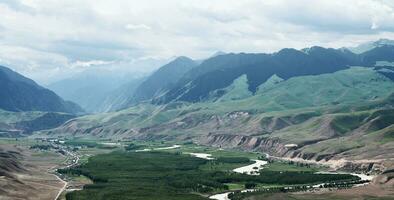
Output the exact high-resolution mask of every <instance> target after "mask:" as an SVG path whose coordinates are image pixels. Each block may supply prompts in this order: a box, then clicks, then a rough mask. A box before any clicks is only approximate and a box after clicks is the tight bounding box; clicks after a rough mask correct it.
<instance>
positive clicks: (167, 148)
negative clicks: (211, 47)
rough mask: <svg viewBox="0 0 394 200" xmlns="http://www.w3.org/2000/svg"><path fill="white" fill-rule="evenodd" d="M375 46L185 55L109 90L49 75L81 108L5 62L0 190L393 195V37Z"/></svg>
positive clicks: (127, 195)
mask: <svg viewBox="0 0 394 200" xmlns="http://www.w3.org/2000/svg"><path fill="white" fill-rule="evenodd" d="M381 43H384V44H381ZM386 43H387V44H386ZM373 44H375V46H374V47H371V48H367V49H366V50H365V51H362V52H359V53H354V52H352V51H351V49H347V48H340V49H332V48H323V47H316V46H313V47H310V48H305V49H301V50H297V49H290V48H285V49H282V50H279V51H277V52H274V53H257V54H254V53H238V54H236V53H228V54H226V53H221V54H218V55H215V56H213V57H208V58H206V59H203V60H193V59H191V58H188V57H184V56H180V57H177V58H174V59H173V60H172V61H170V62H168V63H167V64H165V65H163V66H162V67H161V68H159V69H158V70H156V71H154V72H153V73H152V74H150V75H149V76H147V77H144V78H136V77H137V76H133V77H130V80H128V79H127V77H126V78H125V79H121V80H117V81H116V82H114V83H113V84H114V85H112V86H111V85H109V86H108V87H107V86H105V87H104V86H100V84H103V85H106V84H107V83H108V84H109V83H111V79H110V78H108V79H104V80H103V82H102V83H100V79H99V78H97V77H95V76H94V77H95V78H94V81H92V83H85V82H84V81H85V80H84V78H83V77H84V76H81V77H82V78H81V77H80V78H77V79H67V80H65V81H64V82H60V83H58V84H53V85H52V86H51V87H53V88H54V89H55V90H58V91H59V93H61V94H62V95H64V96H65V98H72V100H74V101H77V102H80V103H81V105H82V106H83V108H85V109H86V110H83V109H82V108H81V107H79V106H78V105H76V104H75V103H73V102H69V101H67V100H64V99H62V97H60V96H57V95H56V94H55V93H53V92H52V91H50V90H48V89H45V88H43V87H42V86H39V85H38V84H36V83H35V82H34V81H32V80H30V79H28V78H26V77H23V76H22V75H19V74H18V73H16V72H14V71H12V70H9V69H7V68H5V67H4V68H3V67H1V68H0V72H2V73H0V75H3V77H2V76H0V81H1V79H2V78H3V79H4V80H5V81H6V83H7V85H10V87H9V88H7V90H4V91H5V92H7V94H5V95H3V96H4V97H6V98H3V99H0V103H3V104H4V106H1V105H3V104H0V136H1V138H0V144H1V146H0V148H1V149H2V150H1V151H2V153H1V154H0V155H3V157H1V158H2V160H1V162H0V169H4V172H2V171H0V172H1V173H2V174H0V175H1V182H0V183H1V185H2V186H4V188H6V189H5V190H4V191H2V192H4V199H17V198H20V199H23V198H26V197H25V196H23V194H32V195H31V196H29V198H30V199H54V200H56V199H59V200H64V199H66V200H73V199H78V200H80V199H82V200H83V199H114V200H115V199H134V200H139V199H141V200H145V199H152V200H153V199H154V200H160V199H163V200H164V199H171V200H172V199H174V200H176V199H179V200H181V199H182V200H183V199H185V200H187V199H193V200H194V199H195V200H197V199H217V200H228V199H231V200H241V199H251V200H252V199H281V198H282V199H390V198H391V197H392V196H393V195H394V191H393V186H394V182H393V180H394V173H393V169H394V82H393V80H394V79H393V74H394V69H393V67H392V65H391V64H392V62H393V61H394V57H393V55H394V54H393V52H394V46H393V45H392V44H391V43H389V42H388V41H386V40H381V41H378V42H377V43H373ZM102 76H104V77H105V73H103V74H102ZM111 76H114V77H117V78H119V77H124V76H122V75H113V74H112V75H111ZM73 80H75V81H73ZM70 82H72V83H73V84H72V87H71V88H68V87H67V84H69V83H70ZM85 84H86V85H85ZM11 86H12V87H11ZM4 87H5V86H4ZM19 87H21V88H24V89H26V88H28V89H27V90H29V91H32V92H31V93H28V92H23V91H24V90H22V89H21V90H17V89H15V90H12V89H10V88H19ZM25 87H26V88H25ZM100 87H103V91H101V94H100V95H97V96H95V95H94V94H95V93H100ZM117 87H119V88H117ZM64 88H66V89H67V91H66V89H64ZM89 88H94V90H93V89H89ZM63 90H64V91H63ZM84 94H86V95H85V96H83V98H82V97H81V95H84ZM34 95H36V96H34ZM37 99H45V101H46V100H48V101H50V102H49V103H53V104H50V106H48V107H45V108H43V106H44V104H45V103H47V102H45V101H44V100H43V101H39V100H37ZM22 186H26V187H23V189H20V188H22ZM40 190H45V192H43V193H42V194H41V193H37V191H40ZM33 194H34V195H33ZM1 198H3V197H1Z"/></svg>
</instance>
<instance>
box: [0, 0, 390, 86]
mask: <svg viewBox="0 0 394 200" xmlns="http://www.w3.org/2000/svg"><path fill="white" fill-rule="evenodd" d="M393 2H394V1H392V0H313V1H312V0H139V1H136V0H111V1H108V0H56V1H55V0H1V1H0V13H1V17H0V64H2V65H6V66H8V67H11V68H12V69H14V70H16V71H18V72H20V73H22V74H24V75H26V76H28V77H31V78H33V79H34V80H36V81H38V82H39V83H48V82H51V81H54V80H58V79H61V78H63V77H65V76H66V75H67V74H72V73H76V72H80V71H82V70H84V69H87V68H92V67H101V68H108V69H111V70H112V69H113V70H115V69H119V68H122V69H123V68H127V69H128V70H129V71H135V72H147V71H151V70H152V69H154V68H156V67H158V65H160V64H162V63H164V62H166V61H167V60H168V59H170V58H173V57H174V56H180V55H185V56H189V57H192V58H195V59H201V58H204V57H207V56H210V55H212V54H214V53H215V52H216V51H224V52H273V51H277V50H279V49H281V48H284V47H293V48H298V49H300V48H304V47H308V46H313V45H321V46H325V47H342V46H354V45H357V44H359V43H362V42H365V41H371V40H376V39H379V38H388V39H394V10H393V9H394V3H393Z"/></svg>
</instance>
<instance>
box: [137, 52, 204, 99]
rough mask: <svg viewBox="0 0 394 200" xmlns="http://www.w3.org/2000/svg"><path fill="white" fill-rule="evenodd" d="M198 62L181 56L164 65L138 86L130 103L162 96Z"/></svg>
mask: <svg viewBox="0 0 394 200" xmlns="http://www.w3.org/2000/svg"><path fill="white" fill-rule="evenodd" d="M197 64H198V63H197V62H196V61H194V60H192V59H190V58H188V57H184V56H181V57H178V58H176V59H175V60H173V61H171V62H169V63H168V64H166V65H164V66H162V67H161V68H159V69H158V70H157V71H156V72H154V73H153V74H152V75H151V76H149V77H148V78H147V79H146V80H145V81H144V82H142V83H141V85H139V86H138V88H137V89H136V90H135V92H134V95H133V98H132V100H131V101H130V102H129V104H132V103H134V102H140V101H144V100H149V99H152V98H158V97H160V96H161V95H163V94H165V93H166V92H167V91H168V90H170V89H171V88H173V86H174V85H175V83H177V82H178V81H179V79H180V78H181V77H183V75H184V74H185V73H186V72H188V71H190V70H191V69H192V68H193V67H195V66H197Z"/></svg>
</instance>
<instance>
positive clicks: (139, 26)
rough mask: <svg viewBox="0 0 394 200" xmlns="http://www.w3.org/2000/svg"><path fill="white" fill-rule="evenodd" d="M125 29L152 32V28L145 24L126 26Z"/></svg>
mask: <svg viewBox="0 0 394 200" xmlns="http://www.w3.org/2000/svg"><path fill="white" fill-rule="evenodd" d="M125 28H126V29H128V30H138V29H143V30H150V29H151V27H149V26H147V25H145V24H126V26H125Z"/></svg>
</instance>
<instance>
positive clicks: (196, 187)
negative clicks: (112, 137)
mask: <svg viewBox="0 0 394 200" xmlns="http://www.w3.org/2000/svg"><path fill="white" fill-rule="evenodd" d="M233 158H234V159H237V157H233ZM238 159H239V157H238ZM222 160H223V163H218V162H219V159H218V160H217V161H209V160H204V159H200V158H195V157H191V156H190V155H186V154H182V153H174V152H162V151H153V152H124V151H115V152H112V153H109V154H101V155H97V156H94V157H91V158H89V162H87V163H85V164H83V165H81V166H79V167H75V168H72V169H68V170H60V172H62V173H65V174H73V175H76V174H77V175H79V174H83V175H85V176H87V177H90V178H91V179H92V180H93V182H94V184H90V185H86V186H85V187H84V189H83V190H82V191H74V192H71V193H68V194H67V195H66V197H67V199H157V200H160V199H182V200H188V199H207V197H208V196H209V195H211V194H214V193H219V192H224V191H227V190H230V189H242V186H243V185H244V184H245V183H249V182H254V183H258V184H260V185H264V186H269V185H275V186H277V185H295V184H316V183H323V182H330V181H339V180H340V181H343V180H352V179H357V178H356V177H353V176H350V175H332V174H331V175H329V174H313V173H312V172H310V171H303V169H302V168H300V171H296V170H293V171H274V170H272V171H270V170H266V171H265V172H264V173H262V174H261V175H259V176H250V175H244V174H237V173H233V172H229V171H223V170H219V169H218V168H216V167H209V166H215V165H219V166H220V165H224V166H226V164H229V163H225V162H226V161H227V162H231V161H230V160H227V159H222ZM239 160H241V159H239ZM245 164H246V165H247V163H243V165H245ZM276 166H279V164H277V165H276ZM231 167H232V166H231ZM282 168H283V169H284V167H283V166H282Z"/></svg>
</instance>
